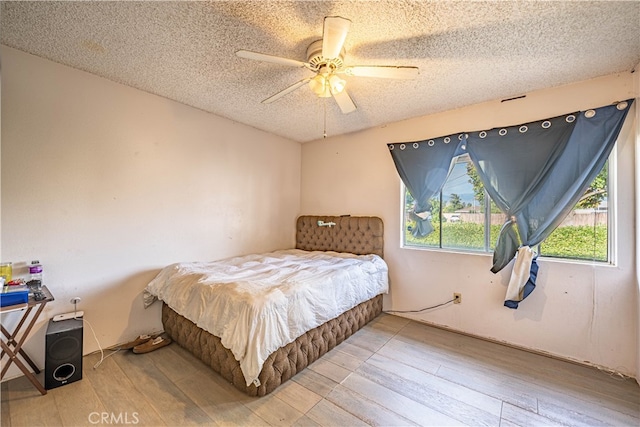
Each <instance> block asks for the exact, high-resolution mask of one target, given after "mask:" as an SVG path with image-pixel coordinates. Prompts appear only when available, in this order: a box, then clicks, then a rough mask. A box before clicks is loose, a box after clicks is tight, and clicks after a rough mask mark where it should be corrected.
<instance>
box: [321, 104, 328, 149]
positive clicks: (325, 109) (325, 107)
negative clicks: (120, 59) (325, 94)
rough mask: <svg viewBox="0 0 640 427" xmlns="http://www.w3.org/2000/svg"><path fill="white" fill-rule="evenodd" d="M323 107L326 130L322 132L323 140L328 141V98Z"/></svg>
mask: <svg viewBox="0 0 640 427" xmlns="http://www.w3.org/2000/svg"><path fill="white" fill-rule="evenodd" d="M322 107H323V108H322V109H323V111H324V128H323V130H322V138H324V139H327V98H325V99H324V100H323V102H322Z"/></svg>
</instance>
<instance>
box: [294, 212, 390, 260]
mask: <svg viewBox="0 0 640 427" xmlns="http://www.w3.org/2000/svg"><path fill="white" fill-rule="evenodd" d="M318 221H324V222H325V223H327V222H335V223H336V225H335V226H333V227H320V226H318ZM383 246H384V225H383V223H382V219H380V218H378V217H375V216H312V215H303V216H301V217H299V218H298V221H297V223H296V249H302V250H305V251H335V252H350V253H353V254H356V255H367V254H376V255H379V256H383Z"/></svg>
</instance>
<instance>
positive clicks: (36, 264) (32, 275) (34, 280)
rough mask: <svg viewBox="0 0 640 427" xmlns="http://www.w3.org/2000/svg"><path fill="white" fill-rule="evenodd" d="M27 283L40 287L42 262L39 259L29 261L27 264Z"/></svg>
mask: <svg viewBox="0 0 640 427" xmlns="http://www.w3.org/2000/svg"><path fill="white" fill-rule="evenodd" d="M28 284H29V285H31V286H34V287H37V288H40V287H41V286H42V264H40V261H38V260H34V261H31V265H29V283H28Z"/></svg>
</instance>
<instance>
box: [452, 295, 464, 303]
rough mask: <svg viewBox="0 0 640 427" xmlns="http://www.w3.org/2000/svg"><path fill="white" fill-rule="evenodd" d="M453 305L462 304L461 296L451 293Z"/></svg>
mask: <svg viewBox="0 0 640 427" xmlns="http://www.w3.org/2000/svg"><path fill="white" fill-rule="evenodd" d="M453 303H454V304H461V303H462V294H461V293H459V292H454V293H453Z"/></svg>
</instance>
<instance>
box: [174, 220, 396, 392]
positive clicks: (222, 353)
mask: <svg viewBox="0 0 640 427" xmlns="http://www.w3.org/2000/svg"><path fill="white" fill-rule="evenodd" d="M318 221H324V222H325V223H329V222H334V223H335V224H336V225H335V226H332V227H328V226H324V227H319V226H318ZM383 231H384V230H383V224H382V220H381V219H380V218H377V217H350V216H340V217H336V216H301V217H299V218H298V221H297V224H296V248H298V249H303V250H307V251H312V250H319V251H335V252H351V253H355V254H357V255H366V254H376V255H380V256H382V255H383V244H384V241H383ZM381 312H382V295H377V296H376V297H374V298H372V299H370V300H368V301H365V302H363V303H361V304H360V305H358V306H356V307H354V308H352V309H351V310H349V311H347V312H345V313H343V314H341V315H340V316H338V317H336V318H335V319H331V320H329V321H328V322H326V323H324V324H322V325H320V326H318V327H317V328H315V329H312V330H310V331H309V332H307V333H305V334H304V335H302V336H300V337H298V338H297V339H296V340H295V341H293V342H292V343H289V344H287V345H285V346H284V347H281V348H280V349H278V350H276V351H275V352H273V353H272V354H271V355H270V356H269V357H268V358H267V360H266V361H265V363H264V365H263V367H262V371H261V372H260V376H259V377H258V379H259V380H260V385H259V386H256V385H255V384H251V385H250V386H247V385H246V382H245V379H244V376H243V375H242V371H241V370H240V364H239V363H238V361H237V360H236V359H235V358H234V357H233V354H232V353H231V351H230V350H229V349H227V348H226V347H224V346H223V345H222V344H221V342H220V338H218V337H216V336H215V335H212V334H210V333H209V332H207V331H205V330H203V329H200V328H199V327H198V326H196V325H195V324H194V323H193V322H191V321H190V320H188V319H186V318H185V317H183V316H181V315H179V314H178V313H176V312H175V311H173V310H172V309H171V308H169V307H168V306H167V305H166V304H163V305H162V323H163V325H164V330H165V332H166V333H168V334H169V336H170V337H171V338H172V339H173V340H174V341H176V342H177V343H178V344H180V346H182V347H184V348H186V349H187V350H189V351H190V352H191V353H193V354H194V355H195V356H196V357H198V358H199V359H200V360H202V361H203V362H204V363H206V364H207V365H209V366H211V368H212V369H213V370H214V371H216V372H218V373H219V374H220V375H222V377H224V378H225V379H227V380H228V381H230V382H231V383H232V384H233V385H234V386H235V387H236V388H238V389H239V390H242V391H244V392H245V393H247V394H249V395H250V396H264V395H265V394H268V393H271V392H272V391H273V390H274V389H275V388H276V387H278V386H279V385H280V384H282V383H283V382H285V381H287V380H288V379H289V378H291V377H293V376H294V375H295V374H296V373H298V372H300V371H301V370H303V369H304V368H305V367H307V366H308V365H310V364H311V363H313V362H314V361H316V360H317V359H318V358H320V357H321V356H322V355H323V354H325V353H326V352H328V351H329V350H331V349H332V348H334V347H335V346H336V345H338V344H340V343H341V342H342V341H344V340H345V339H347V338H349V337H350V336H351V335H352V334H353V333H354V332H356V331H357V330H358V329H360V328H362V327H363V326H364V325H366V324H367V323H368V322H369V321H370V320H372V319H373V318H374V317H376V316H377V315H378V314H380V313H381Z"/></svg>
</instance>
